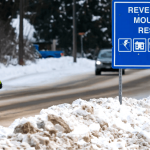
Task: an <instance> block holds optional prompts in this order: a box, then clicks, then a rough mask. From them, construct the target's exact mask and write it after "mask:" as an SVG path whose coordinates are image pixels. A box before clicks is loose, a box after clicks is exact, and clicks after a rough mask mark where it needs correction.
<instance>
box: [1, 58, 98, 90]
mask: <svg viewBox="0 0 150 150" xmlns="http://www.w3.org/2000/svg"><path fill="white" fill-rule="evenodd" d="M94 64H95V61H94V60H89V59H86V58H78V59H77V63H73V58H72V57H61V58H47V59H39V60H37V61H36V63H31V62H27V65H25V66H20V65H17V66H13V65H9V66H8V67H6V66H4V65H3V64H0V70H1V72H2V73H1V74H0V79H1V81H2V83H3V86H4V88H3V89H2V90H9V89H13V88H21V87H22V88H24V87H26V86H37V85H43V84H49V83H53V82H57V81H61V80H63V78H65V77H70V76H74V75H78V74H84V73H88V72H94V68H95V65H94ZM2 90H1V91H2Z"/></svg>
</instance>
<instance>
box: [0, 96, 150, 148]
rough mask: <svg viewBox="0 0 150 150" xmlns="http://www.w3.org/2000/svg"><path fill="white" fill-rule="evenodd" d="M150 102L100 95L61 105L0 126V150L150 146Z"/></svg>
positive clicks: (147, 100)
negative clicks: (87, 99) (88, 99)
mask: <svg viewBox="0 0 150 150" xmlns="http://www.w3.org/2000/svg"><path fill="white" fill-rule="evenodd" d="M149 107H150V101H149V98H145V99H141V100H136V99H132V98H125V97H124V98H123V105H122V106H120V105H119V100H118V97H116V98H99V99H91V100H90V101H85V100H82V99H78V100H76V101H74V102H73V103H72V104H61V105H56V106H52V107H49V108H48V109H43V110H41V112H40V114H39V115H37V116H35V117H29V118H22V119H16V120H15V121H14V122H13V124H12V125H11V126H10V127H8V128H5V127H2V126H0V149H20V150H21V149H33V150H34V149H52V150H56V149H57V150H69V149H72V150H83V149H85V150H102V149H103V150H106V149H108V150H120V149H122V150H136V149H138V150H146V149H150V111H149Z"/></svg>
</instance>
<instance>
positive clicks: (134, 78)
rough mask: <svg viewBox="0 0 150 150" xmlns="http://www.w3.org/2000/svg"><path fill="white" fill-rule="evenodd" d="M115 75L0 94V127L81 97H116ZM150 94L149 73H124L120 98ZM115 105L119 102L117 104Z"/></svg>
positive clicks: (88, 76)
mask: <svg viewBox="0 0 150 150" xmlns="http://www.w3.org/2000/svg"><path fill="white" fill-rule="evenodd" d="M118 81H119V78H118V73H105V72H104V73H102V75H100V76H95V75H94V73H88V74H86V75H78V76H72V77H70V78H67V79H65V80H63V81H61V82H57V83H55V84H49V85H44V86H40V87H33V88H26V89H22V90H14V91H1V93H0V125H2V126H9V125H10V124H11V123H12V122H13V121H14V120H15V119H17V118H22V117H29V116H34V115H36V114H39V112H40V110H41V109H44V108H48V107H50V106H52V105H57V104H61V103H72V101H74V100H76V99H78V98H82V99H84V100H89V99H92V98H100V97H116V96H118ZM149 95H150V70H126V75H124V76H123V97H133V98H137V99H140V98H144V97H148V96H149ZM118 105H119V102H118Z"/></svg>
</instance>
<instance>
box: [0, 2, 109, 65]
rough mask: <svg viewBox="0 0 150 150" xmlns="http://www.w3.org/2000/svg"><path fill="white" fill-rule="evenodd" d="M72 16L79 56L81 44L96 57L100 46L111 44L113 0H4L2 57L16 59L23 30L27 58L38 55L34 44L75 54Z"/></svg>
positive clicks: (0, 30)
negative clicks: (34, 49)
mask: <svg viewBox="0 0 150 150" xmlns="http://www.w3.org/2000/svg"><path fill="white" fill-rule="evenodd" d="M74 3H75V4H76V8H75V12H76V13H75V18H73V4H74ZM73 19H75V22H76V23H75V24H76V30H75V32H76V38H77V42H76V51H77V57H81V56H82V54H81V46H82V45H83V49H84V50H83V53H84V54H83V55H84V57H87V58H89V59H95V57H96V56H97V54H98V52H99V50H100V49H102V48H110V47H111V1H110V0H76V1H75V2H73V1H70V0H1V1H0V36H1V37H0V39H1V40H0V61H1V62H2V63H4V64H6V65H8V64H14V65H15V64H16V63H17V60H16V61H15V59H17V58H18V57H19V33H20V32H23V45H24V46H23V52H22V54H24V55H23V60H24V61H26V60H33V61H34V59H35V58H37V57H36V54H35V53H34V51H33V44H36V45H38V46H39V50H43V51H44V50H47V51H63V52H64V55H65V56H72V55H73ZM22 20H23V28H22V26H20V25H22V24H20V21H22ZM20 27H21V29H20ZM80 33H82V34H80ZM21 35H22V34H21ZM81 38H82V39H81ZM20 42H21V40H20ZM81 44H82V45H81ZM20 49H22V47H20Z"/></svg>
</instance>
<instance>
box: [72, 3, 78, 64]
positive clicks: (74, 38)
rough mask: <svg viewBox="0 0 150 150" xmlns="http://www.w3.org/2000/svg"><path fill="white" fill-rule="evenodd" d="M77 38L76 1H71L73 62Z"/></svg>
mask: <svg viewBox="0 0 150 150" xmlns="http://www.w3.org/2000/svg"><path fill="white" fill-rule="evenodd" d="M76 53H77V36H76V0H73V62H77V60H76Z"/></svg>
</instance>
